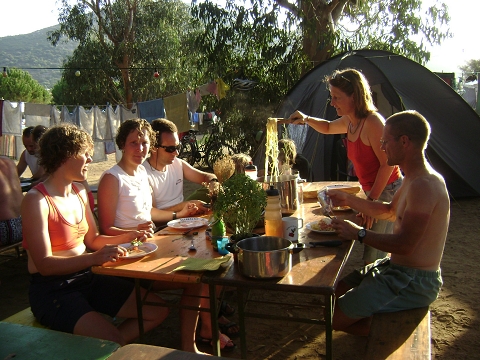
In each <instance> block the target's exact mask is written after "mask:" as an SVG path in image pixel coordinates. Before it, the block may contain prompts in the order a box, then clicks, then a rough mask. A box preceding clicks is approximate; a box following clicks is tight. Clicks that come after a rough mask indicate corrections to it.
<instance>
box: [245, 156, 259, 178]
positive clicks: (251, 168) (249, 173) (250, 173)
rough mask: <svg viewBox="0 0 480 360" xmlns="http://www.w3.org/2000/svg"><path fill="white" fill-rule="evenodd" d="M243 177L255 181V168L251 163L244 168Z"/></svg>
mask: <svg viewBox="0 0 480 360" xmlns="http://www.w3.org/2000/svg"><path fill="white" fill-rule="evenodd" d="M245 175H247V176H248V177H250V178H251V179H253V180H255V181H256V180H257V167H256V166H255V165H253V162H251V161H250V163H249V164H248V165H246V166H245Z"/></svg>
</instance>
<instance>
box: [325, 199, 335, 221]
mask: <svg viewBox="0 0 480 360" xmlns="http://www.w3.org/2000/svg"><path fill="white" fill-rule="evenodd" d="M332 209H333V204H332V199H330V201H329V204H328V206H325V209H324V210H323V214H324V215H325V216H326V217H328V218H330V219H332V220H333V219H336V218H337V217H336V216H335V214H334V213H333V210H332Z"/></svg>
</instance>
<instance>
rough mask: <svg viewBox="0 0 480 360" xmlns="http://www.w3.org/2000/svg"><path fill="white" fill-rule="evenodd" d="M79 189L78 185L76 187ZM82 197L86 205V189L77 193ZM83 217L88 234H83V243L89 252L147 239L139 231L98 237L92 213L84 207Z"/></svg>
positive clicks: (87, 207)
mask: <svg viewBox="0 0 480 360" xmlns="http://www.w3.org/2000/svg"><path fill="white" fill-rule="evenodd" d="M77 186H78V187H79V188H81V186H80V185H77ZM79 194H80V196H81V197H82V199H83V201H84V202H85V205H87V196H88V194H87V193H86V189H81V190H80V192H79ZM85 216H86V218H87V222H88V232H87V233H86V234H85V239H84V243H85V245H86V246H87V248H88V249H90V250H94V251H96V250H100V249H102V248H103V247H105V246H107V245H110V244H116V245H119V244H125V243H130V242H131V241H132V240H135V239H138V240H140V241H146V239H147V237H146V236H145V234H144V233H143V232H141V231H128V232H125V233H123V234H120V235H116V236H108V235H100V234H99V233H98V231H97V225H96V223H95V219H94V217H93V213H92V211H91V209H90V207H89V206H85Z"/></svg>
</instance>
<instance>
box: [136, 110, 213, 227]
mask: <svg viewBox="0 0 480 360" xmlns="http://www.w3.org/2000/svg"><path fill="white" fill-rule="evenodd" d="M151 125H152V128H153V130H155V131H156V133H157V144H156V145H155V146H152V147H151V150H150V157H149V158H147V160H145V162H144V163H143V166H144V167H145V169H146V170H147V174H148V180H149V182H150V186H151V187H152V191H153V198H154V203H155V207H156V208H157V209H160V210H163V211H162V212H161V214H160V215H161V219H157V221H158V220H160V221H162V222H168V221H170V220H172V219H176V218H181V217H189V216H195V215H202V214H204V213H206V212H207V211H208V210H209V209H208V208H207V207H206V206H205V205H206V203H204V202H203V201H200V200H191V201H184V198H183V180H184V179H187V180H188V181H191V182H194V183H197V184H202V183H210V182H212V181H217V177H216V176H215V175H214V174H209V173H206V172H203V171H200V170H197V169H195V168H194V167H193V166H191V165H190V164H188V163H187V162H185V161H184V160H182V159H179V158H178V154H179V152H180V149H181V144H180V140H179V138H178V130H177V126H176V125H175V124H174V123H173V122H172V121H170V120H167V119H156V120H153V121H152V124H151Z"/></svg>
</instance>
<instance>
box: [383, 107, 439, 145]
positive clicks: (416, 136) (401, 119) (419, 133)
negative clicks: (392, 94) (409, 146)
mask: <svg viewBox="0 0 480 360" xmlns="http://www.w3.org/2000/svg"><path fill="white" fill-rule="evenodd" d="M387 126H388V131H389V133H390V135H392V136H393V137H400V136H402V135H406V136H408V138H409V139H410V141H411V142H412V143H413V144H414V145H416V146H417V147H420V148H422V149H425V148H426V147H427V142H428V139H429V138H430V133H431V128H430V124H429V123H428V121H427V119H425V117H424V116H423V115H422V114H420V113H419V112H418V111H416V110H407V111H402V112H398V113H396V114H393V115H392V116H390V117H389V118H388V119H387V120H386V122H385V127H387Z"/></svg>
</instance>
